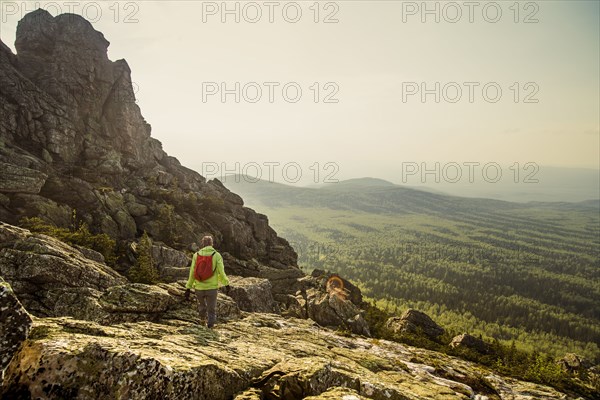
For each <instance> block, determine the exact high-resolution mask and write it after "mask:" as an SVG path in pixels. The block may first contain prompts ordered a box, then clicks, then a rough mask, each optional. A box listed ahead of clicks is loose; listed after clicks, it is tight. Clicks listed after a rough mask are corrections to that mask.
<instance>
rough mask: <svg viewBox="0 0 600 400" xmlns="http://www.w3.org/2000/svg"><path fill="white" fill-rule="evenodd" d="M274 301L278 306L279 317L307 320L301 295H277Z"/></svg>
mask: <svg viewBox="0 0 600 400" xmlns="http://www.w3.org/2000/svg"><path fill="white" fill-rule="evenodd" d="M275 300H276V301H277V302H278V303H279V305H280V309H281V315H283V316H285V317H288V318H289V317H293V318H308V312H307V310H306V300H305V299H304V297H302V295H300V294H299V295H295V296H293V295H291V294H277V295H275Z"/></svg>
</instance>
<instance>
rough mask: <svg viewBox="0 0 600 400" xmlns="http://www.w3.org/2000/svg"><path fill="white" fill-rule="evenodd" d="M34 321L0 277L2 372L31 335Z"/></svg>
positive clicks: (0, 351)
mask: <svg viewBox="0 0 600 400" xmlns="http://www.w3.org/2000/svg"><path fill="white" fill-rule="evenodd" d="M31 325H32V319H31V317H30V316H29V313H28V312H27V311H26V310H25V309H24V308H23V306H22V305H21V302H20V301H19V299H17V297H16V296H15V294H14V293H13V291H12V288H11V287H10V285H9V284H8V283H6V282H4V280H3V279H2V278H1V277H0V354H1V356H0V371H4V369H5V368H6V367H7V366H8V363H9V362H10V360H11V358H12V357H13V355H14V354H15V352H16V351H17V350H18V349H19V347H20V346H21V343H23V341H24V340H25V339H27V336H28V335H29V330H30V329H31Z"/></svg>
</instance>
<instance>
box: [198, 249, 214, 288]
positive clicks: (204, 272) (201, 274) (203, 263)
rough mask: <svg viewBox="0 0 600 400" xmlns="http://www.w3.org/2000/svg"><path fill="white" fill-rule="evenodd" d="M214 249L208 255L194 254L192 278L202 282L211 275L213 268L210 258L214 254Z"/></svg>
mask: <svg viewBox="0 0 600 400" xmlns="http://www.w3.org/2000/svg"><path fill="white" fill-rule="evenodd" d="M215 253H216V251H214V252H213V253H212V254H211V255H210V256H201V255H200V254H198V255H196V266H195V267H194V279H196V280H197V281H200V282H203V281H205V280H207V279H208V278H210V277H211V276H213V274H214V273H215V270H214V269H213V263H212V258H213V256H214V255H215Z"/></svg>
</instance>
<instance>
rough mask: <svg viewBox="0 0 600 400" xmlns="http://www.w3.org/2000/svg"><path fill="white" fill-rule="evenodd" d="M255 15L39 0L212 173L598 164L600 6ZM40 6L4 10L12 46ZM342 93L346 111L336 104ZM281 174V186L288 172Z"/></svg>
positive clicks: (190, 5) (204, 5) (216, 6)
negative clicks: (119, 72)
mask: <svg viewBox="0 0 600 400" xmlns="http://www.w3.org/2000/svg"><path fill="white" fill-rule="evenodd" d="M247 3H248V2H233V1H232V2H227V7H228V8H229V9H234V8H235V7H238V8H239V17H240V21H239V23H236V22H235V15H233V14H231V15H227V14H225V15H223V13H222V9H223V6H222V2H221V1H219V2H202V1H168V2H167V1H137V2H118V3H115V2H114V1H108V2H68V1H67V2H60V1H58V2H39V4H40V6H42V8H47V9H48V10H49V11H50V12H51V13H52V14H54V15H55V14H57V11H58V10H59V8H60V10H61V11H63V12H67V11H68V10H69V8H68V7H74V10H75V12H77V13H79V14H83V15H84V16H86V17H88V19H90V20H92V21H94V22H93V25H94V27H95V28H96V29H97V30H99V31H101V32H103V33H104V35H105V37H106V38H107V39H108V40H109V41H110V42H111V45H110V47H109V57H110V58H111V59H113V60H116V59H120V58H125V59H126V60H127V61H128V63H129V65H130V66H131V69H132V71H133V72H132V78H133V80H134V82H135V84H136V87H137V98H138V104H139V105H140V107H141V109H142V112H143V114H144V116H145V118H146V119H147V120H148V122H149V123H150V124H151V125H152V135H153V136H154V137H156V138H158V139H159V140H161V141H162V142H163V146H164V148H165V150H166V151H167V152H168V153H170V154H171V155H174V156H176V157H177V158H178V159H179V160H180V161H181V162H182V163H183V164H184V165H187V166H189V167H191V168H194V169H196V170H198V171H200V172H203V171H202V170H203V168H204V169H206V168H210V166H208V165H207V164H204V165H203V164H202V163H203V162H216V163H219V164H220V163H221V162H225V163H226V165H227V167H229V168H230V169H232V170H233V169H234V165H235V163H236V162H239V163H241V164H240V166H241V167H243V166H244V165H247V166H248V165H251V164H247V163H249V162H256V163H258V164H263V163H265V162H280V163H282V165H283V164H284V163H289V162H296V163H298V164H299V165H300V166H301V168H302V172H303V178H304V179H303V180H305V179H306V178H307V177H309V176H310V177H311V178H312V177H313V175H314V169H313V170H310V169H309V166H311V165H312V164H313V163H314V162H319V163H320V165H319V168H320V170H321V174H320V176H319V179H318V180H320V181H322V180H323V172H325V171H323V165H324V163H326V162H334V163H336V165H337V166H339V171H338V172H337V175H336V177H338V178H347V177H352V176H379V177H384V178H387V179H391V180H395V181H396V182H400V176H398V175H397V174H399V172H398V171H400V169H401V166H402V165H403V164H402V163H403V162H416V163H417V164H419V165H420V163H421V162H427V163H429V165H432V163H434V162H440V163H448V162H457V163H463V162H470V161H478V162H482V163H485V162H497V163H500V164H502V165H509V164H513V163H514V162H519V163H521V164H524V163H526V162H533V163H537V164H538V165H541V166H543V165H553V166H570V167H588V168H598V167H599V163H600V161H599V156H600V133H599V109H600V104H599V86H600V83H599V71H600V66H599V48H600V43H599V37H600V32H599V14H600V10H599V2H598V1H538V2H519V3H518V4H517V7H515V5H514V3H515V2H514V1H499V2H495V3H494V2H487V1H482V2H474V3H472V4H474V5H473V6H472V7H473V8H469V6H466V5H465V2H463V1H459V2H435V1H429V2H427V7H428V9H429V10H434V9H435V8H436V7H437V9H438V10H439V22H436V21H435V19H436V15H435V14H424V13H423V7H422V2H421V1H419V2H407V1H335V2H320V3H317V4H316V7H315V2H314V1H298V2H295V3H293V2H286V1H281V2H272V3H266V2H255V3H250V5H247ZM25 4H26V5H27V7H24V5H25ZM33 4H34V3H33V2H29V3H24V2H21V1H19V2H7V1H2V2H1V4H0V9H1V12H2V15H1V18H2V20H1V30H0V34H1V37H2V40H3V41H4V42H5V43H6V44H7V45H9V46H10V47H12V48H13V50H14V45H13V44H14V37H15V30H16V24H17V22H18V20H19V19H20V18H21V16H22V14H23V13H25V12H27V11H30V10H32V9H34V5H33ZM70 4H72V5H71V6H70ZM269 4H270V5H269ZM298 9H299V10H301V12H302V15H301V17H299V21H298V22H296V23H292V22H291V21H293V20H294V19H297V17H296V15H297V14H296V13H297V11H298ZM316 9H318V10H319V13H318V16H317V15H316V13H315V10H316ZM257 10H259V11H260V12H261V13H262V16H261V17H260V19H259V20H258V22H254V23H253V22H252V20H255V19H258V17H257V15H258V14H257ZM98 11H101V13H98ZM498 11H500V12H501V16H498V14H497V13H498ZM270 12H271V14H272V18H273V22H269V17H270V16H269V14H270ZM459 13H460V14H461V15H459ZM316 17H317V18H318V22H315V20H314V19H315V18H316ZM222 18H226V21H225V22H222ZM326 18H328V19H329V20H335V19H337V21H338V22H334V23H324V19H326ZM423 18H425V22H423V21H422V19H423ZM454 20H456V21H457V22H452V21H454ZM470 20H471V21H472V22H471V21H470ZM494 20H498V21H497V22H495V23H494V22H493V21H494ZM515 20H516V21H517V22H515ZM526 20H527V21H529V23H525V21H526ZM536 20H537V22H535V21H536ZM136 21H137V22H136ZM211 82H214V83H216V85H212V84H211ZM222 82H223V83H225V85H226V87H227V88H228V89H234V90H233V91H234V92H235V83H236V82H239V83H240V90H239V94H240V97H241V98H240V102H239V103H236V102H235V98H234V97H235V95H234V94H229V95H227V96H226V97H225V102H223V101H222V99H221V96H220V93H217V94H216V95H208V92H207V89H213V90H214V89H216V90H220V87H219V86H220V85H221V83H222ZM252 82H255V83H252ZM265 82H272V84H265ZM315 82H317V86H313V85H314V83H315ZM436 82H439V90H438V91H437V94H439V97H440V99H439V100H440V101H439V103H436V101H435V100H436V99H435V97H436V93H435V92H436V90H435V88H436ZM465 82H470V83H468V84H465ZM249 83H250V85H248V84H249ZM287 83H291V84H288V86H287V92H286V94H287V96H288V97H287V100H286V98H285V97H284V93H283V90H282V88H283V86H284V85H285V84H287ZM328 83H329V85H327V84H328ZM515 83H516V86H515ZM277 84H278V86H276V85H277ZM422 84H424V85H425V88H426V89H429V90H430V91H431V93H430V94H427V95H426V96H425V98H424V99H423V98H422V97H421V89H422V88H423V87H422ZM486 84H487V86H486V91H485V92H484V90H483V87H484V86H485V85H486ZM244 86H245V91H244ZM203 87H204V89H203ZM257 87H258V88H260V89H261V91H262V97H261V98H260V99H259V100H258V101H257V102H256V103H252V102H251V101H252V100H253V99H255V98H256V95H257V91H256V89H257ZM270 87H271V88H273V102H272V103H271V102H270V101H269V88H270ZM298 87H299V88H300V89H301V90H302V95H301V96H300V97H299V100H298V101H297V102H295V103H293V102H292V100H293V98H294V97H295V96H296V88H298ZM316 87H318V88H319V93H318V94H319V96H318V99H317V100H318V102H317V103H315V102H314V100H315V99H314V97H315V95H316V90H315V89H316ZM498 88H500V90H501V91H502V94H501V96H500V97H498V96H497V89H498ZM517 88H518V98H517V99H516V100H517V102H515V96H516V95H517ZM458 89H459V90H461V91H462V97H461V98H460V100H458V101H457V102H455V103H453V102H452V101H456V99H457V93H458V91H457V90H458ZM336 90H337V92H336V93H335V94H333V92H334V91H336ZM470 90H472V100H473V101H472V102H471V101H470V99H469V97H470V94H471V93H470ZM415 92H416V93H415ZM332 94H333V96H332V97H330V99H337V100H338V102H337V103H327V102H325V101H324V100H325V97H326V96H327V95H332ZM203 95H204V97H206V98H205V99H203ZM486 96H487V97H486ZM403 97H404V98H403ZM495 98H497V102H493V101H495ZM423 100H424V102H423ZM526 100H528V101H537V103H535V102H534V103H530V102H526ZM206 143H210V144H211V146H210V150H209V151H206V150H203V144H206ZM442 165H445V164H442ZM248 168H249V169H247V170H246V172H249V173H252V172H253V170H252V168H251V167H248ZM219 169H220V167H219ZM332 170H333V169H332V167H330V169H329V171H332ZM273 171H274V172H275V174H276V176H275V178H276V179H277V178H278V176H277V174H281V173H282V169H281V166H275V167H274V170H273ZM204 172H205V173H206V170H205V171H204ZM231 172H234V171H231ZM288 172H290V171H288ZM292 172H293V171H292ZM262 173H263V178H264V177H265V174H266V173H268V168H267V167H262ZM394 177H396V178H397V179H394Z"/></svg>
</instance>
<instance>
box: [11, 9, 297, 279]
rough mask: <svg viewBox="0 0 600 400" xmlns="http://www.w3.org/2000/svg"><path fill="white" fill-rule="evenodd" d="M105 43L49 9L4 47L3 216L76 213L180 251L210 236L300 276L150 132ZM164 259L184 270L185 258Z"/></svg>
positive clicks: (267, 230)
mask: <svg viewBox="0 0 600 400" xmlns="http://www.w3.org/2000/svg"><path fill="white" fill-rule="evenodd" d="M108 46H109V42H108V41H107V40H106V39H105V38H104V36H103V35H102V33H100V32H97V31H96V30H94V28H93V27H92V25H91V24H90V23H89V22H88V21H86V20H85V19H83V18H82V17H79V16H77V15H73V14H64V15H58V16H56V17H53V16H51V15H50V14H49V13H48V12H47V11H44V10H41V9H40V10H37V11H34V12H32V13H29V14H27V15H25V17H24V18H23V19H22V20H21V21H20V22H19V25H18V28H17V35H16V42H15V47H16V49H17V55H14V54H12V53H11V51H10V50H9V49H8V47H7V46H5V45H4V44H3V43H1V42H0V87H1V88H2V90H1V91H0V115H2V118H1V119H0V166H1V168H2V171H3V174H2V176H1V177H0V194H1V196H2V197H0V219H1V220H3V221H6V222H9V223H13V224H15V223H17V221H18V220H19V219H20V218H21V217H26V216H29V217H31V216H39V217H41V218H43V219H44V220H46V221H48V222H51V223H55V224H58V225H59V226H63V227H65V226H67V225H68V224H69V223H70V220H69V216H70V214H71V211H72V210H73V209H76V210H77V215H78V217H79V218H80V219H81V220H83V221H86V222H87V223H88V225H89V226H90V228H91V230H92V231H93V232H103V233H107V234H108V235H110V236H112V237H115V238H117V239H119V240H122V241H124V242H130V241H131V240H134V239H135V238H136V237H138V236H140V235H141V233H142V231H143V230H146V231H147V232H148V233H149V234H150V235H151V236H152V238H153V239H154V240H159V241H162V242H164V243H165V244H166V245H167V246H168V247H171V248H173V249H184V248H188V245H189V244H190V243H194V242H195V243H198V242H199V239H200V237H201V236H202V235H204V234H205V233H211V234H213V235H214V236H215V239H216V244H217V247H218V248H219V250H220V251H221V252H228V253H229V254H230V255H231V257H232V258H234V259H235V260H239V261H240V262H245V261H249V260H253V259H255V260H256V261H257V262H259V263H260V264H261V265H263V266H265V267H268V268H271V267H272V268H279V269H281V270H287V271H292V272H290V273H289V274H290V276H291V275H293V274H295V273H296V271H298V269H297V267H296V261H297V256H296V253H295V252H294V250H293V249H292V248H291V247H290V246H289V244H288V242H287V241H286V240H284V239H282V238H280V237H278V236H277V234H276V233H275V231H274V230H273V229H272V228H271V227H269V223H268V219H267V217H266V216H264V215H261V214H258V213H256V212H254V211H253V210H250V209H248V208H245V207H243V201H242V199H241V198H240V197H239V196H237V195H235V194H233V193H231V192H230V191H229V190H227V189H226V188H225V187H224V186H223V185H222V184H221V183H220V182H219V181H218V180H213V181H209V182H207V181H206V179H205V178H203V177H202V176H200V175H199V174H198V173H196V172H194V171H192V170H190V169H188V168H185V167H183V166H182V165H181V164H180V163H179V161H177V159H175V158H173V157H170V156H168V155H167V154H166V153H165V152H164V151H163V150H162V146H161V144H160V142H158V141H157V140H155V139H153V138H152V137H151V136H150V131H151V128H150V125H149V124H148V123H147V122H146V121H145V120H144V118H143V116H142V114H141V111H140V109H139V107H138V106H137V104H136V102H135V94H134V90H133V86H132V82H131V71H130V69H129V66H128V65H127V63H126V62H125V61H124V60H119V61H114V62H113V61H111V60H109V59H108V56H107V48H108ZM24 196H30V197H24ZM31 196H37V197H31ZM165 205H167V206H165ZM163 259H164V261H165V263H164V267H165V268H177V267H181V265H179V264H180V262H181V261H182V259H183V257H180V256H179V255H174V254H170V255H168V254H165V257H164V258H163ZM171 263H173V264H172V265H171ZM167 264H169V265H167ZM161 265H163V264H161ZM240 275H241V274H240ZM255 276H259V275H255ZM260 277H265V276H260Z"/></svg>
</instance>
